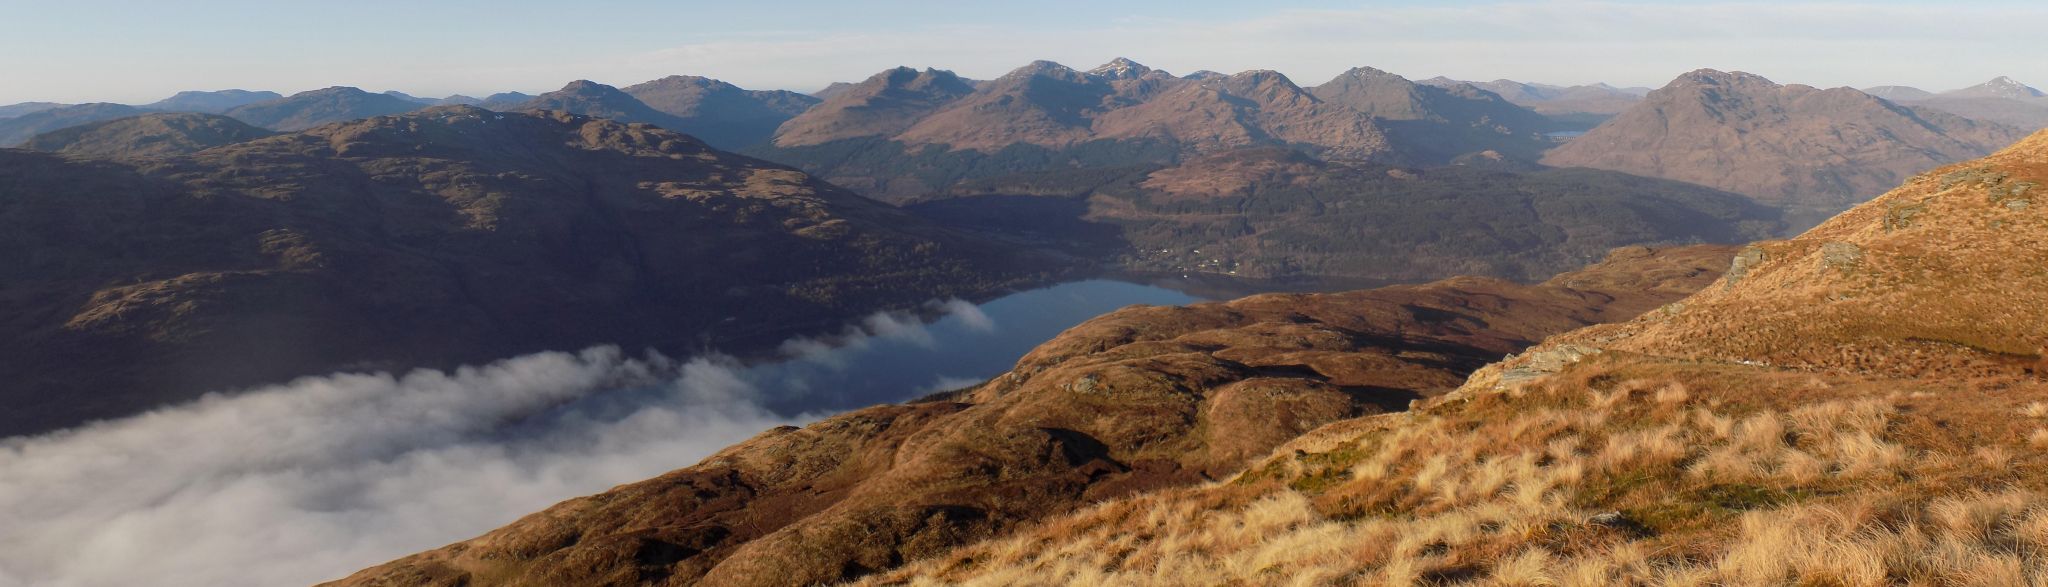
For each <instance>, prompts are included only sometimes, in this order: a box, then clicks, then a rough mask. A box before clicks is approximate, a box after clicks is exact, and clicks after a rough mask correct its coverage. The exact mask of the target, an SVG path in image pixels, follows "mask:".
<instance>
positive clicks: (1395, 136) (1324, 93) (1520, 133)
mask: <svg viewBox="0 0 2048 587" xmlns="http://www.w3.org/2000/svg"><path fill="white" fill-rule="evenodd" d="M1310 91H1311V92H1313V93H1314V94H1315V96H1316V97H1317V98H1320V99H1322V100H1323V101H1324V102H1328V103H1331V104H1336V105H1340V106H1345V107H1349V108H1351V109H1353V110H1357V111H1359V112H1363V113H1365V114H1367V115H1369V116H1372V117H1373V118H1374V119H1376V120H1377V121H1378V122H1379V123H1380V124H1381V125H1382V126H1384V127H1386V128H1387V131H1388V132H1389V133H1391V134H1392V140H1393V141H1394V142H1395V143H1396V144H1399V145H1400V146H1401V148H1403V149H1406V150H1407V151H1409V152H1410V153H1411V154H1412V155H1411V156H1413V157H1416V158H1418V159H1420V160H1427V161H1448V160H1450V159H1451V158H1454V157H1457V156H1459V155H1463V154H1466V153H1473V152H1478V151H1486V150H1493V151H1498V152H1501V153H1505V154H1509V155H1512V156H1514V157H1518V158H1523V159H1535V158H1536V157H1538V156H1540V155H1541V154H1542V152H1543V151H1544V150H1545V149H1548V148H1550V147H1551V142H1550V141H1549V140H1547V139H1545V138H1544V136H1543V133H1545V132H1549V131H1551V130H1553V129H1554V128H1556V127H1557V124H1556V123H1554V122H1552V121H1550V120H1549V119H1547V118H1544V117H1543V115H1541V114H1537V113H1536V112H1535V111H1533V110H1530V109H1528V108H1524V107H1522V106H1519V105H1516V104H1515V103H1513V102H1509V101H1508V100H1506V99H1504V98H1502V97H1501V96H1500V95H1499V94H1495V93H1493V92H1491V91H1487V90H1485V89H1481V88H1479V87H1476V86H1473V85H1471V84H1447V85H1443V86H1437V85H1428V84H1418V83H1415V82H1411V81H1408V79H1407V78H1403V77H1401V76H1398V75H1394V74H1392V73H1388V72H1385V71H1381V70H1378V69H1373V68H1370V67H1358V68H1352V69H1351V70H1349V71H1346V72H1344V73H1342V74H1339V75H1338V76H1337V77H1336V78H1333V79H1331V80H1330V81H1328V82H1325V83H1323V84H1322V85H1319V86H1316V87H1314V88H1311V89H1310Z"/></svg>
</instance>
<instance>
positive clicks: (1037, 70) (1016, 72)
mask: <svg viewBox="0 0 2048 587" xmlns="http://www.w3.org/2000/svg"><path fill="white" fill-rule="evenodd" d="M1080 76H1081V72H1080V71H1076V70H1075V69H1074V68H1072V67H1067V66H1065V65H1061V64H1059V63H1056V62H1052V61H1046V60H1043V59H1040V60H1038V61H1033V62H1031V63H1030V64H1028V65H1025V66H1023V67H1019V68H1017V69H1013V70H1010V73H1007V74H1004V75H1003V77H1002V79H1018V78H1025V77H1056V78H1074V77H1080Z"/></svg>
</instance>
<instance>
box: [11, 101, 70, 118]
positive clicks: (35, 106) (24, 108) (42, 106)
mask: <svg viewBox="0 0 2048 587" xmlns="http://www.w3.org/2000/svg"><path fill="white" fill-rule="evenodd" d="M65 106H70V104H59V103H56V102H21V103H17V104H8V105H5V106H0V118H14V117H16V116H21V115H23V114H34V113H37V112H42V111H44V110H51V109H55V108H63V107H65Z"/></svg>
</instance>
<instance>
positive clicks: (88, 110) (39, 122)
mask: <svg viewBox="0 0 2048 587" xmlns="http://www.w3.org/2000/svg"><path fill="white" fill-rule="evenodd" d="M148 112H149V111H148V110H143V109H141V108H136V107H134V106H123V105H121V104H108V103H95V104H79V105H76V106H60V107H56V108H49V109H44V110H38V111H35V112H30V113H28V114H23V115H21V116H16V117H13V118H0V147H14V146H19V145H20V144H21V143H22V142H23V141H27V140H29V138H31V137H34V136H36V135H39V134H42V133H46V132H50V131H54V130H58V129H63V128H69V127H73V126H78V125H81V124H91V123H95V122H99V121H102V120H113V119H116V118H126V117H129V116H136V115H139V114H145V113H148Z"/></svg>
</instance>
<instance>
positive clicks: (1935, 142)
mask: <svg viewBox="0 0 2048 587" xmlns="http://www.w3.org/2000/svg"><path fill="white" fill-rule="evenodd" d="M2021 136H2024V134H2023V133H2020V132H2018V131H2016V130H2014V129H2012V128H2009V127H2004V126H2000V125H1995V124H1989V123H1979V122H1974V121H1971V120H1968V119H1964V118H1962V117H1958V116H1954V115H1950V114H1945V113H1941V112H1937V111H1932V110H1926V109H1915V108H1910V107H1903V106H1899V105H1897V104H1893V103H1891V102H1887V101H1885V100H1882V99H1878V98H1875V97H1872V96H1870V95H1869V94H1865V93H1863V92H1860V91H1857V90H1853V89H1849V88H1835V89H1829V90H1821V89H1816V88H1812V87H1808V86H1801V85H1779V84H1776V83H1773V82H1771V81H1770V80H1767V79H1764V78H1762V77H1759V76H1756V75H1752V74H1747V73H1740V72H1737V73H1725V72H1719V71H1713V70H1699V71H1695V72H1691V73H1687V74H1685V75H1682V76H1679V77H1678V79H1676V80H1673V81H1672V82H1671V84H1670V85H1667V86H1665V87H1664V88H1662V89H1659V90H1657V91H1655V92H1651V93H1650V95H1649V96H1648V97H1647V98H1645V99H1644V100H1643V101H1642V102H1641V103H1639V104H1637V105H1636V106H1634V107H1632V108H1630V109H1629V110H1628V111H1627V112H1623V113H1622V114H1620V115H1619V116H1616V117H1614V119H1612V120H1609V121H1607V122H1606V123H1603V124H1601V125H1600V126H1599V127H1597V128H1594V129H1593V130H1591V131H1589V132H1587V133H1586V134H1585V135H1584V136H1581V137H1579V138H1576V139H1573V140H1572V141H1571V142H1568V143H1565V144H1564V145H1563V146H1560V147H1558V148H1556V149H1553V150H1551V151H1550V152H1549V153H1548V154H1547V155H1545V156H1544V157H1543V163H1544V164H1546V165H1554V166H1559V167H1590V168H1595V169H1608V170H1613V171H1622V172H1626V173H1633V174H1637V175H1647V176H1651V177H1662V178H1667V179H1675V180H1679V181H1685V182H1691V183H1697V184H1700V185H1705V186H1710V187H1715V188H1719V189H1724V190H1728V191H1731V192H1736V193H1740V194H1745V195H1749V196H1752V197H1755V198H1757V199H1758V200H1760V201H1763V202H1765V203H1769V204H1776V205H1783V206H1787V207H1790V208H1795V209H1799V210H1802V211H1805V212H1806V213H1807V214H1810V215H1813V216H1814V219H1815V220H1818V219H1819V218H1824V217H1825V215H1830V214H1833V213H1835V212H1839V211H1841V210H1844V209H1847V208H1848V207H1849V206H1852V205H1854V204H1857V203H1860V202H1863V201H1865V200H1867V199H1869V198H1871V197H1875V196H1876V195H1877V194H1880V193H1883V191H1884V190H1886V189H1888V188H1890V187H1891V186H1894V185H1897V184H1898V183H1899V181H1901V180H1903V179H1905V178H1906V177H1908V176H1910V175H1912V174H1913V173H1917V172H1919V171H1920V170H1923V169H1927V168H1930V167H1934V166H1937V165H1944V164H1948V163H1953V162H1956V161H1962V160H1966V159H1971V158H1975V157H1981V156H1984V155H1985V154H1988V153H1990V152H1992V151H1994V150H1996V149H1998V148H2001V147H2004V146H2005V145H2007V144H2010V143H2011V142H2012V141H2014V140H2017V139H2019V138H2020V137H2021Z"/></svg>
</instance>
